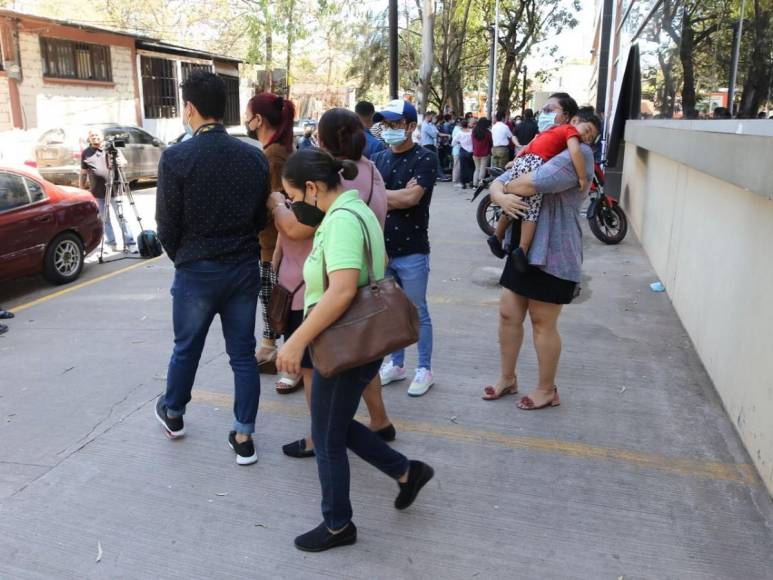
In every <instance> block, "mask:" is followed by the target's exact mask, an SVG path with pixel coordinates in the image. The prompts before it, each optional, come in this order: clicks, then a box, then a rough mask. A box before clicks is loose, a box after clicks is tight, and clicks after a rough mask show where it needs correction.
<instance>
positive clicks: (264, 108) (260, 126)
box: [244, 92, 295, 374]
mask: <svg viewBox="0 0 773 580" xmlns="http://www.w3.org/2000/svg"><path fill="white" fill-rule="evenodd" d="M294 120H295V105H294V104H293V102H292V101H291V100H289V99H285V98H283V97H280V96H279V95H275V94H274V93H267V92H264V93H258V94H257V95H255V96H254V97H252V98H251V99H250V101H249V102H248V103H247V109H246V110H245V112H244V121H245V126H246V128H247V133H248V134H249V135H250V137H253V138H254V139H257V140H258V141H260V142H261V144H262V145H263V153H265V155H266V158H267V159H268V171H269V181H270V183H271V191H272V192H274V191H283V189H282V170H283V169H284V165H285V162H286V161H287V158H288V157H289V156H290V154H291V153H292V152H293V122H294ZM259 237H260V305H261V310H262V312H263V339H262V340H261V343H260V348H259V349H258V352H257V353H256V356H257V358H258V364H259V365H260V372H261V373H266V374H276V353H277V351H276V340H277V338H279V335H278V334H277V333H276V332H274V330H273V329H272V328H271V327H270V325H269V323H268V303H269V300H270V299H271V291H272V290H273V288H274V286H275V285H276V274H275V272H274V270H273V268H272V265H271V262H272V261H273V256H274V250H275V249H276V245H277V244H276V241H277V230H276V227H275V226H274V223H273V219H269V223H268V224H267V225H266V227H265V228H264V229H263V231H261V232H260V236H259Z"/></svg>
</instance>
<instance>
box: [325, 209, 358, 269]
mask: <svg viewBox="0 0 773 580" xmlns="http://www.w3.org/2000/svg"><path fill="white" fill-rule="evenodd" d="M330 218H331V220H330V223H328V224H327V228H326V229H327V231H326V235H325V239H324V243H323V246H322V250H323V252H324V254H325V268H326V270H327V273H328V274H330V273H331V272H335V271H336V270H350V269H351V270H362V269H363V268H364V265H365V260H364V258H365V256H364V255H363V253H364V252H363V238H362V226H361V225H360V222H359V220H358V219H357V218H356V217H355V216H353V215H352V214H351V213H349V212H348V211H344V210H342V211H337V212H335V213H334V214H333V215H331V216H330Z"/></svg>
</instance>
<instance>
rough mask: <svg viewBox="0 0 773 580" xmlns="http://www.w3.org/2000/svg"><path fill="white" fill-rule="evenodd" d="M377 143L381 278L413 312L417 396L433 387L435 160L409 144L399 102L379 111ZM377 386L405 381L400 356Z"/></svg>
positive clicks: (412, 125) (406, 112)
mask: <svg viewBox="0 0 773 580" xmlns="http://www.w3.org/2000/svg"><path fill="white" fill-rule="evenodd" d="M380 114H381V116H382V117H383V121H382V123H383V125H384V130H383V131H382V133H381V138H382V139H383V140H384V141H385V142H386V144H387V145H388V146H389V149H387V150H385V151H379V152H378V153H376V154H375V155H374V156H373V157H372V158H371V161H373V163H374V164H375V165H376V167H377V168H378V170H379V172H380V173H381V176H382V177H383V178H384V184H385V185H386V188H387V198H388V202H389V211H388V212H387V217H386V224H385V225H384V239H385V242H386V250H387V255H388V257H389V264H388V265H387V275H388V276H392V277H394V279H395V280H396V281H397V282H398V283H399V284H400V286H402V288H403V290H405V293H406V294H407V295H408V297H409V298H410V299H411V301H412V302H413V303H414V305H415V306H416V309H417V310H418V311H419V319H420V321H421V332H420V334H419V345H418V349H419V362H418V365H417V367H416V373H415V375H414V378H413V381H412V382H411V385H410V387H408V394H409V395H411V396H414V397H420V396H421V395H424V394H425V393H426V392H427V391H429V389H430V387H432V385H433V384H434V380H433V377H432V320H431V318H430V316H429V310H428V309H427V283H428V281H429V204H430V201H432V189H433V188H434V187H435V181H436V179H437V167H438V161H437V156H436V155H435V154H434V153H433V152H431V151H428V150H427V149H424V148H423V147H421V146H419V145H417V144H415V143H414V142H413V138H412V133H413V131H414V130H415V129H416V122H417V116H416V108H415V107H414V106H413V105H412V104H411V103H409V102H408V101H404V100H401V99H397V100H394V101H391V102H390V103H389V104H388V105H387V106H386V107H385V108H384V109H383V110H382V111H380ZM380 377H381V383H382V384H383V385H387V384H389V383H391V382H394V381H401V380H404V379H405V378H406V372H405V351H397V352H395V353H392V356H391V359H390V360H387V361H386V362H385V363H384V365H383V366H382V367H381V372H380Z"/></svg>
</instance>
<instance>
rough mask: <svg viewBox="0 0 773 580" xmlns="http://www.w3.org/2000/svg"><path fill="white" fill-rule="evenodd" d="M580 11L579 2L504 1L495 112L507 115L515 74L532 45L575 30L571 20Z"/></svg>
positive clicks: (515, 81) (573, 0)
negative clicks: (500, 58)
mask: <svg viewBox="0 0 773 580" xmlns="http://www.w3.org/2000/svg"><path fill="white" fill-rule="evenodd" d="M580 9H581V4H580V1H579V0H572V2H571V4H567V2H565V1H564V0H503V1H502V2H501V5H500V11H501V16H500V20H501V22H500V34H499V39H498V41H499V47H500V49H501V54H502V57H503V58H502V61H503V62H502V72H501V75H500V81H499V91H498V95H497V103H496V111H497V112H502V113H504V112H506V111H509V110H510V107H511V105H512V97H513V94H514V93H515V92H516V87H517V86H518V74H517V71H519V70H521V65H522V63H523V62H524V60H525V59H526V58H527V57H528V56H529V55H530V54H531V52H532V49H533V47H534V45H535V44H536V43H538V42H540V41H542V40H545V39H547V38H550V37H555V36H557V35H559V34H560V33H561V31H562V30H564V28H574V27H575V26H577V19H576V18H575V17H574V14H576V13H577V12H578V11H579V10H580Z"/></svg>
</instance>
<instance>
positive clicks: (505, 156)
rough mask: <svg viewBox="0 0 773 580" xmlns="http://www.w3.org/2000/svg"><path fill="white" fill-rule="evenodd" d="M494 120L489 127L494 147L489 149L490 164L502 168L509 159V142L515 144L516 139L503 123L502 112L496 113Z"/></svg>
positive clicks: (516, 143) (516, 142)
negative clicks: (492, 124)
mask: <svg viewBox="0 0 773 580" xmlns="http://www.w3.org/2000/svg"><path fill="white" fill-rule="evenodd" d="M496 120H497V122H496V123H494V126H493V127H492V128H491V137H492V138H493V141H494V148H493V149H492V150H491V165H493V166H494V167H499V168H500V169H504V168H505V165H507V162H508V161H509V160H510V143H512V144H513V145H516V146H517V145H518V141H517V140H516V139H515V137H514V136H513V133H512V131H510V127H508V126H507V125H506V124H505V122H504V121H505V114H504V113H502V112H499V113H497V114H496Z"/></svg>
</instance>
